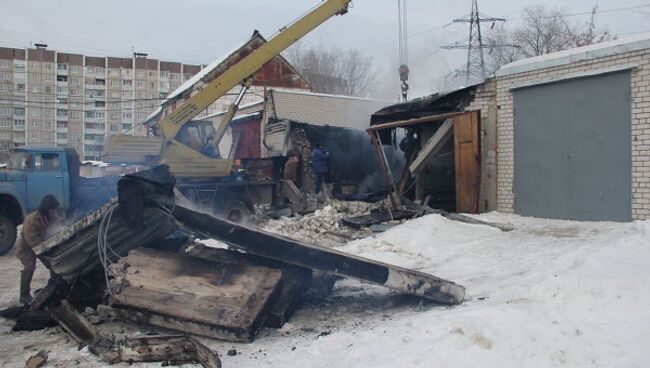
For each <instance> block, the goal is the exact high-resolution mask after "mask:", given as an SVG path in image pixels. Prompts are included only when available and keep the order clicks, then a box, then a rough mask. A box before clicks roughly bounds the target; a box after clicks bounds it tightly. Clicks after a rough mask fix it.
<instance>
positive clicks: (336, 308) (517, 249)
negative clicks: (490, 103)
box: [0, 213, 650, 368]
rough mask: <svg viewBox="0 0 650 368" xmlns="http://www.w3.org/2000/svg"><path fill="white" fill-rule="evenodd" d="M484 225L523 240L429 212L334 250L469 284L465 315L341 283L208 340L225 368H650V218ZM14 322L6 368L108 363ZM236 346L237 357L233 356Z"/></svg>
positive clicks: (6, 329) (3, 299) (3, 337)
mask: <svg viewBox="0 0 650 368" xmlns="http://www.w3.org/2000/svg"><path fill="white" fill-rule="evenodd" d="M478 218H480V219H483V220H487V221H495V222H509V223H512V224H513V225H514V226H515V230H514V231H511V232H501V231H500V230H497V229H494V228H491V227H487V226H480V225H470V224H465V223H460V222H455V221H452V220H448V219H446V218H443V217H441V216H438V215H429V216H426V217H423V218H420V219H416V220H413V221H409V222H407V223H405V224H403V225H400V226H397V227H395V228H393V229H391V230H389V231H387V232H385V233H381V234H379V235H377V236H375V237H370V238H364V239H360V240H357V241H353V242H350V243H348V244H345V245H341V246H338V247H337V249H339V250H342V251H346V252H350V253H353V254H357V255H360V256H363V257H368V258H373V259H377V260H380V261H385V262H389V263H394V264H397V265H400V266H403V267H411V268H415V269H418V270H420V271H424V272H430V273H433V274H435V275H437V276H440V277H443V278H446V279H449V280H452V281H455V282H457V283H460V284H462V285H464V286H465V287H466V288H467V300H466V301H465V302H464V303H463V304H462V305H460V306H455V307H447V306H440V305H436V304H435V303H431V302H427V301H424V302H422V301H420V300H419V299H418V298H415V297H412V296H403V295H397V294H396V293H394V292H391V291H387V290H385V289H383V288H381V287H378V286H373V285H367V284H361V283H359V282H357V281H352V280H343V281H341V282H339V283H338V284H337V287H336V288H335V291H334V293H333V294H332V295H331V296H329V297H327V298H324V299H315V300H310V301H308V302H307V303H306V304H305V305H304V306H303V307H302V308H301V309H300V310H298V311H297V312H296V314H295V315H294V317H293V319H292V321H291V322H290V323H289V324H287V325H285V326H284V327H283V328H282V329H279V330H272V329H264V330H263V331H262V332H261V333H260V335H259V336H258V338H257V340H256V341H255V342H253V343H251V344H232V343H223V342H218V341H214V340H207V339H203V340H202V341H204V342H206V343H207V344H209V345H210V347H212V348H214V349H215V350H217V351H218V352H219V353H220V354H221V356H222V362H223V366H224V367H233V366H238V367H280V366H285V367H328V368H329V367H332V366H336V367H395V366H400V367H477V366H480V367H522V366H525V367H555V366H557V367H560V366H566V367H647V366H650V351H649V350H648V349H647V346H648V341H650V286H648V284H647V280H650V221H636V222H631V223H611V222H599V223H595V222H592V223H585V222H570V221H553V220H539V219H530V218H522V217H518V216H514V215H506V214H499V213H490V214H485V215H481V216H478ZM18 265H19V264H18V262H17V261H16V260H15V259H14V258H12V257H2V258H0V272H2V276H3V277H2V278H1V280H2V281H1V282H2V288H1V289H0V307H4V306H8V305H10V304H12V303H15V301H16V299H17V293H18V292H17V275H18ZM42 271H43V270H42V269H41V271H40V273H39V274H38V279H39V280H38V281H39V282H42V281H43V280H44V278H45V273H44V272H42ZM10 326H11V324H10V322H8V321H1V322H0V365H2V366H7V367H14V366H16V367H17V366H21V365H23V364H24V361H25V359H26V358H27V357H28V356H29V355H31V354H33V353H34V352H35V351H38V350H39V349H43V348H46V349H49V350H52V355H51V356H52V358H51V362H50V363H48V364H52V366H60V367H65V366H70V365H73V364H76V363H77V361H78V362H79V363H80V364H81V365H82V366H89V367H101V366H103V364H101V363H100V362H97V361H96V358H94V357H93V356H92V355H90V354H89V353H87V352H84V351H82V352H78V351H77V350H76V347H75V346H74V344H73V343H71V342H66V340H67V336H66V335H65V334H63V333H61V332H58V329H56V328H54V329H48V330H47V331H45V332H43V331H40V332H31V333H24V332H23V333H12V332H11V331H10ZM143 329H144V327H143ZM231 348H236V349H237V351H238V354H237V355H236V356H225V352H226V350H227V349H231ZM122 366H126V364H125V365H122ZM134 366H135V365H134ZM142 366H152V367H156V366H160V364H159V363H155V364H150V365H142Z"/></svg>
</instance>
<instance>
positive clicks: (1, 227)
mask: <svg viewBox="0 0 650 368" xmlns="http://www.w3.org/2000/svg"><path fill="white" fill-rule="evenodd" d="M15 241H16V224H14V222H13V221H12V220H11V219H10V218H9V217H7V216H5V215H3V214H0V255H4V254H6V253H7V252H9V251H10V250H11V247H13V246H14V242H15Z"/></svg>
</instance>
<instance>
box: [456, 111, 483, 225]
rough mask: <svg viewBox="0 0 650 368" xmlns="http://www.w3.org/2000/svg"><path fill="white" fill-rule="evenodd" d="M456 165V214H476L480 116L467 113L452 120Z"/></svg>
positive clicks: (473, 112)
mask: <svg viewBox="0 0 650 368" xmlns="http://www.w3.org/2000/svg"><path fill="white" fill-rule="evenodd" d="M453 121H454V150H455V164H456V212H464V213H477V212H478V204H479V192H480V178H481V169H480V167H481V165H480V164H481V155H480V152H481V139H480V133H479V132H480V131H481V129H480V115H479V112H478V111H472V112H468V113H466V114H463V115H459V116H456V117H454V118H453Z"/></svg>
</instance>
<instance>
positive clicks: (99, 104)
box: [95, 101, 106, 107]
mask: <svg viewBox="0 0 650 368" xmlns="http://www.w3.org/2000/svg"><path fill="white" fill-rule="evenodd" d="M95 107H106V102H105V101H95Z"/></svg>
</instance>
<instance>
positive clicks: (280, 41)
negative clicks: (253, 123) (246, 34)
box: [104, 0, 351, 178]
mask: <svg viewBox="0 0 650 368" xmlns="http://www.w3.org/2000/svg"><path fill="white" fill-rule="evenodd" d="M350 2H351V0H325V1H323V2H322V3H321V4H320V5H318V6H316V7H315V8H314V9H312V10H311V11H310V12H308V13H307V14H305V15H304V16H302V17H301V18H299V19H298V20H296V21H295V22H293V23H291V24H289V25H288V26H286V27H283V28H282V29H281V30H280V31H279V32H278V33H277V34H275V35H274V36H273V37H272V38H271V39H269V40H268V41H267V42H265V43H263V44H262V45H260V46H259V47H257V48H255V49H254V50H253V51H252V52H251V53H250V54H248V55H246V56H245V57H243V58H242V59H241V60H239V61H238V62H236V63H235V64H233V65H231V66H229V67H228V68H227V69H226V70H224V71H223V72H222V73H221V74H220V75H218V76H216V77H215V78H214V79H213V80H210V81H206V84H203V85H201V89H200V90H198V91H191V92H189V93H194V95H192V96H191V97H189V98H188V99H187V100H184V101H182V100H178V101H175V102H174V103H171V104H168V106H166V107H165V106H163V108H162V111H161V117H160V121H159V123H158V124H155V125H157V127H156V128H157V130H158V132H159V134H157V135H159V136H160V138H162V143H161V144H160V146H159V147H160V151H159V152H160V155H159V157H160V160H159V161H160V163H165V164H167V165H169V167H170V170H171V171H172V173H174V174H175V175H176V176H178V177H203V178H208V177H215V176H225V175H228V174H229V173H230V170H231V166H232V161H231V160H227V159H220V158H213V157H210V156H208V155H206V154H205V153H203V152H201V149H200V148H197V147H192V145H189V144H188V142H181V141H180V140H179V136H178V135H179V132H180V131H181V129H183V127H185V126H188V127H189V125H190V124H192V123H191V119H192V118H194V117H195V116H197V115H198V114H199V113H200V112H202V111H203V110H205V109H206V108H207V107H208V106H209V105H210V104H212V103H213V102H215V101H217V100H218V99H219V98H221V97H223V96H224V95H226V93H228V92H229V91H230V90H232V89H233V88H234V87H236V86H237V85H239V84H242V85H243V87H242V91H241V92H240V93H239V96H238V98H237V100H236V102H235V103H233V104H232V105H231V106H230V108H229V109H228V111H227V113H226V114H225V115H224V117H223V118H222V120H221V122H220V123H219V126H218V127H217V129H216V131H215V132H214V135H213V137H212V143H211V144H212V145H214V146H216V145H218V143H219V141H220V140H221V138H222V137H223V134H224V133H225V131H226V129H227V127H228V125H229V124H230V121H231V120H232V118H233V117H234V115H235V113H236V112H237V108H238V103H239V101H241V98H242V97H243V94H244V92H245V91H246V89H247V88H248V85H249V82H250V80H252V77H253V76H254V74H255V73H256V72H257V71H258V70H259V69H261V68H262V67H263V66H264V64H266V63H267V62H269V61H270V60H271V59H273V58H274V57H275V56H277V55H279V54H280V53H281V52H282V51H283V50H285V49H286V48H287V47H289V46H291V45H292V44H294V43H295V42H296V41H298V40H299V39H300V38H302V37H303V36H304V35H306V34H307V33H309V32H311V31H312V30H313V29H315V28H316V27H318V26H319V25H320V24H322V23H323V22H325V21H326V20H327V19H329V18H331V17H333V16H335V15H339V14H345V13H346V12H347V10H348V5H349V4H350ZM195 87H196V85H195V86H193V87H191V88H195ZM198 128H200V127H198ZM210 128H212V127H210ZM160 138H158V139H159V140H158V142H160ZM109 139H110V141H109V143H108V144H107V146H106V147H105V150H104V151H105V154H106V157H114V158H117V159H119V158H123V157H131V158H133V157H151V153H152V150H151V147H153V146H155V144H156V143H155V142H147V144H144V143H145V142H143V141H144V140H145V139H147V138H146V137H132V136H112V137H109ZM129 147H135V148H136V150H134V149H129ZM145 148H146V149H145ZM113 161H114V160H113Z"/></svg>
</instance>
